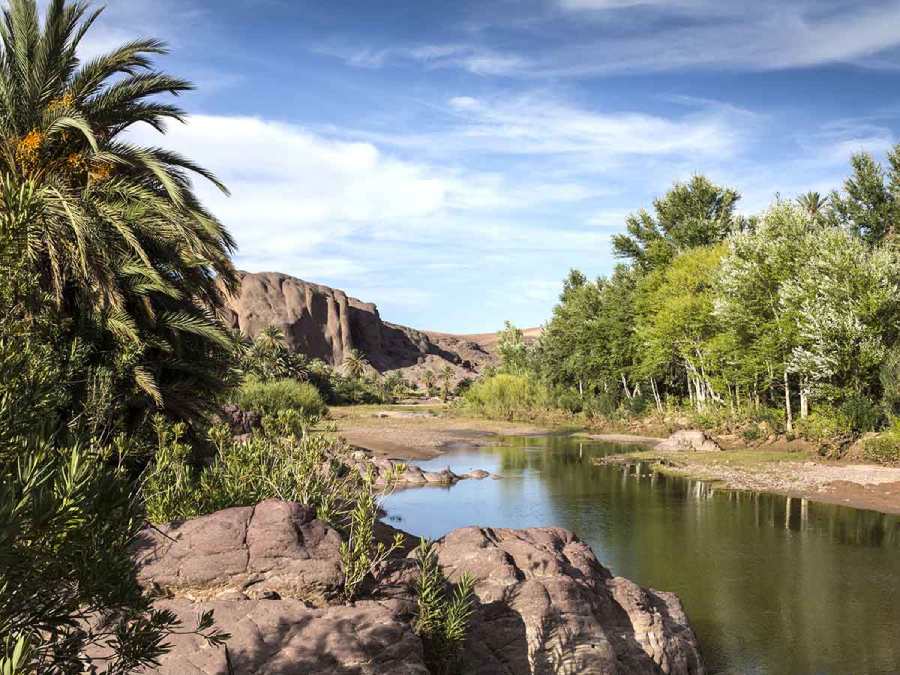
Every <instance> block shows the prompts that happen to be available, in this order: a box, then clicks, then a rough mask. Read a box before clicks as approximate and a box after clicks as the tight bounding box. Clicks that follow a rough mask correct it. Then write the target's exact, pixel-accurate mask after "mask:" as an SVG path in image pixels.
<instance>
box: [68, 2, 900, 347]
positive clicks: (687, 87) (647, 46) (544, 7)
mask: <svg viewBox="0 0 900 675" xmlns="http://www.w3.org/2000/svg"><path fill="white" fill-rule="evenodd" d="M106 5H107V9H106V11H105V13H104V15H103V17H102V18H101V20H100V22H99V24H98V25H97V27H96V28H95V29H94V31H92V34H91V35H90V37H89V38H88V39H87V41H86V42H85V44H84V48H83V56H85V57H90V56H92V55H95V54H97V53H100V52H102V51H104V50H107V49H110V48H112V47H114V46H115V45H117V44H119V43H121V42H123V41H126V40H130V39H132V38H135V37H143V36H152V37H157V38H161V39H163V40H165V41H166V42H167V43H168V44H169V46H170V48H171V53H170V54H169V55H167V56H165V57H162V58H161V59H160V60H159V62H158V65H159V67H160V68H161V69H163V70H165V71H167V72H169V73H172V74H175V75H178V76H182V77H187V78H188V79H191V80H192V81H193V82H194V83H195V84H196V85H197V91H195V92H192V93H190V94H188V95H186V96H183V97H182V98H181V99H180V100H179V101H178V102H179V104H180V105H181V106H182V107H183V108H184V109H185V110H187V111H188V112H189V114H190V116H189V119H188V121H187V123H186V124H184V125H179V124H173V125H170V126H169V128H168V129H167V133H166V135H165V136H163V137H160V136H159V135H158V134H157V133H156V132H155V131H153V130H152V129H150V128H149V127H146V128H141V129H137V130H135V131H134V132H133V136H134V137H135V139H136V140H138V141H140V142H143V143H146V144H152V145H159V146H163V147H167V148H172V149H176V150H178V151H180V152H182V153H185V154H187V155H188V156H189V157H191V158H193V159H194V160H196V161H197V162H199V163H201V164H203V165H205V166H206V167H208V168H210V169H212V170H213V171H214V172H215V173H216V174H217V175H218V176H219V177H220V178H221V179H222V180H224V182H225V183H226V184H227V185H228V186H229V188H230V190H231V196H230V197H226V196H224V195H221V194H219V193H217V192H216V191H215V190H214V189H213V188H211V187H210V186H208V185H204V184H202V183H198V191H199V192H200V194H201V196H202V198H203V199H204V201H205V202H206V203H207V204H208V206H209V207H210V208H211V209H212V211H213V212H214V213H215V214H216V215H217V216H218V217H219V218H220V219H221V220H222V221H223V222H224V223H225V224H226V225H227V226H228V228H229V229H230V230H231V232H232V233H233V234H234V235H235V237H236V239H237V242H238V245H239V251H238V253H237V256H236V262H237V265H238V267H239V268H241V269H245V270H249V271H279V272H285V273H287V274H291V275H294V276H297V277H300V278H302V279H305V280H307V281H313V282H316V283H322V284H326V285H329V286H333V287H337V288H341V289H344V290H346V291H347V292H348V293H349V294H351V295H353V296H355V297H358V298H360V299H363V300H366V301H370V302H375V303H376V304H377V305H378V307H379V310H380V312H381V315H382V317H383V318H385V319H387V320H389V321H392V322H395V323H402V324H406V325H410V326H414V327H417V328H423V329H432V330H441V331H448V332H460V333H464V332H483V331H491V330H496V329H498V328H500V327H501V326H502V324H503V321H504V320H511V321H513V322H514V323H515V324H517V325H519V326H523V327H524V326H536V325H539V324H542V323H543V322H544V321H546V320H547V319H548V318H549V316H550V313H551V311H552V307H553V305H554V304H555V302H556V300H557V298H558V294H559V291H560V287H561V281H562V279H563V278H564V277H565V276H566V274H567V272H568V271H569V269H571V268H578V269H580V270H582V271H583V272H584V273H585V274H587V275H589V276H591V277H593V276H600V275H605V274H608V273H609V272H610V271H611V270H612V268H613V266H614V265H615V264H616V262H617V261H616V259H615V258H614V257H613V255H612V252H611V247H610V237H611V236H612V235H613V234H615V233H616V232H620V231H623V230H624V219H625V217H626V216H627V214H628V213H630V212H633V211H636V210H638V209H639V208H641V207H649V206H651V205H652V201H653V199H654V198H655V197H657V196H659V195H661V194H662V193H664V192H665V191H666V190H667V189H668V188H669V187H670V186H671V185H672V183H673V182H675V181H680V180H687V179H689V178H690V177H691V176H692V175H694V174H696V173H702V174H705V175H707V176H708V177H709V178H710V179H712V180H713V181H715V182H717V183H719V184H723V185H727V186H729V187H734V188H736V189H737V190H738V191H739V192H740V193H741V194H742V200H741V203H740V210H741V211H742V212H744V213H748V214H750V213H756V212H759V211H761V210H763V209H764V208H765V207H766V206H767V205H768V204H769V203H771V202H772V201H773V200H774V199H775V198H776V195H781V196H782V197H793V196H795V195H797V194H800V193H802V192H805V191H807V190H818V191H820V192H827V191H830V190H831V189H832V188H834V187H837V186H839V185H840V184H841V182H842V181H843V179H844V178H845V177H846V175H847V173H848V161H849V158H850V155H851V154H852V153H854V152H858V151H861V150H866V151H869V152H871V153H873V154H875V155H876V156H877V157H879V158H882V159H883V158H884V156H885V154H886V152H887V151H888V150H889V149H890V148H891V147H892V146H893V144H894V143H895V141H896V140H897V135H898V133H900V1H873V2H859V1H853V0H792V1H791V2H784V1H783V0H748V1H746V2H743V1H741V2H738V1H729V0H474V1H469V0H453V2H447V1H446V0H439V1H438V0H404V1H399V0H380V1H379V2H373V1H372V0H361V1H357V0H317V1H308V0H107V2H106Z"/></svg>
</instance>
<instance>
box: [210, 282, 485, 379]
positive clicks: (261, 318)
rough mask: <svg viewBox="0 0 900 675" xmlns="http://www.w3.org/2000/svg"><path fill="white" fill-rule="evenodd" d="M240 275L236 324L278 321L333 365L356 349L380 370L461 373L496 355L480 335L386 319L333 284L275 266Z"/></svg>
mask: <svg viewBox="0 0 900 675" xmlns="http://www.w3.org/2000/svg"><path fill="white" fill-rule="evenodd" d="M240 277H241V287H240V290H239V291H238V292H237V293H236V294H235V295H234V296H233V297H231V298H229V299H228V300H227V302H226V305H227V309H226V314H227V316H226V318H227V320H228V321H229V323H230V324H231V326H232V327H234V328H239V329H240V330H241V331H242V332H243V333H245V334H246V335H249V336H251V337H255V336H256V335H257V334H258V333H259V332H260V331H262V330H263V329H264V328H266V327H267V326H277V327H279V328H281V329H282V330H283V331H284V334H285V337H286V338H287V341H288V345H289V346H290V347H291V348H292V349H295V350H297V351H300V352H303V353H304V354H307V355H308V356H310V357H312V358H319V359H322V360H324V361H326V362H327V363H330V364H332V365H340V364H341V363H342V362H343V360H344V356H345V355H346V354H347V353H348V352H349V351H350V350H351V349H358V350H359V351H360V352H362V353H363V354H364V355H365V356H366V358H367V360H368V361H369V363H370V364H372V366H373V367H374V368H376V369H377V370H379V371H381V372H386V371H390V370H408V371H409V372H408V373H407V374H408V375H410V376H412V379H418V378H417V375H418V374H419V372H420V371H422V370H424V369H425V368H430V369H432V370H439V369H441V368H443V367H444V366H446V365H449V366H451V368H452V369H453V370H454V372H455V373H456V376H457V379H461V378H462V377H465V376H467V375H469V374H477V372H478V371H479V370H480V369H481V368H482V367H484V366H485V365H487V364H488V363H491V362H493V360H494V356H493V355H492V353H491V352H490V351H489V350H488V349H487V348H485V347H484V346H482V344H480V343H479V342H478V341H476V340H473V339H468V338H467V337H466V336H461V335H448V334H444V333H428V332H424V331H418V330H415V329H413V328H407V327H405V326H398V325H395V324H392V323H388V322H386V321H383V320H382V319H381V316H380V315H379V313H378V308H377V307H376V306H375V305H374V304H372V303H369V302H362V301H360V300H357V299H356V298H352V297H350V296H348V295H347V294H346V293H344V291H341V290H338V289H335V288H329V287H328V286H321V285H319V284H313V283H309V282H307V281H303V280H301V279H297V278H295V277H291V276H288V275H286V274H279V273H275V272H261V273H257V274H254V273H249V272H242V273H240Z"/></svg>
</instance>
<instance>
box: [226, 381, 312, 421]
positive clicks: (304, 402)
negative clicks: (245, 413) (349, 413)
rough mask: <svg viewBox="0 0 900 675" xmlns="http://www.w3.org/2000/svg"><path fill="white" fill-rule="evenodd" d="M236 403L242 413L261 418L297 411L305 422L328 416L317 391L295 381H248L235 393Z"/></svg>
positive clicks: (310, 386)
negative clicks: (256, 415) (249, 413)
mask: <svg viewBox="0 0 900 675" xmlns="http://www.w3.org/2000/svg"><path fill="white" fill-rule="evenodd" d="M235 403H237V404H238V405H239V406H240V407H241V408H242V409H244V410H253V411H255V412H258V413H262V414H263V415H276V414H278V413H279V412H280V411H282V410H296V411H297V412H299V413H300V414H301V415H303V416H304V417H307V418H321V417H323V416H324V415H325V413H327V412H328V408H327V407H326V406H325V402H324V401H323V400H322V396H321V394H319V390H318V389H316V387H315V386H314V385H312V384H310V383H309V382H298V381H297V380H273V381H271V382H263V381H260V380H256V379H249V380H247V381H245V382H244V383H243V384H242V385H241V387H240V389H239V390H238V391H237V393H236V400H235Z"/></svg>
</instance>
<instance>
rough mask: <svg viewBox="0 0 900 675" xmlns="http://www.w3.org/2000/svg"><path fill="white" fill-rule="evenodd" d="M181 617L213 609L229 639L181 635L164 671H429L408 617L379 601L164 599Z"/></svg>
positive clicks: (189, 622)
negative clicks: (220, 642)
mask: <svg viewBox="0 0 900 675" xmlns="http://www.w3.org/2000/svg"><path fill="white" fill-rule="evenodd" d="M156 606H157V608H159V609H168V610H171V611H173V612H175V614H176V615H177V616H178V617H179V618H180V619H181V620H182V621H183V622H184V625H185V627H190V626H193V625H196V622H197V616H198V615H199V613H200V612H203V611H206V610H210V609H211V610H213V612H214V615H215V619H216V624H217V625H218V626H219V627H221V628H222V629H224V630H227V631H228V632H229V633H231V639H230V640H228V642H227V650H228V651H227V656H226V647H212V646H209V645H208V644H207V643H206V642H205V641H204V640H203V639H202V638H199V637H197V636H194V635H176V636H174V637H173V638H172V639H171V640H170V643H171V644H172V651H170V652H169V653H168V654H166V655H165V656H163V657H162V659H160V665H159V667H158V668H154V669H147V670H144V671H141V672H144V673H151V672H152V673H160V674H161V675H200V674H202V675H229V662H230V666H231V672H234V673H238V674H242V675H243V674H249V673H254V674H255V675H381V674H387V673H391V674H392V675H428V669H427V668H426V667H425V663H424V661H423V657H422V642H421V641H420V640H419V638H418V637H416V635H415V634H414V633H413V631H412V629H411V628H410V626H409V625H408V624H405V623H402V622H399V621H397V620H396V619H395V618H394V616H393V615H392V613H391V612H390V610H388V609H387V608H385V607H383V606H381V605H379V604H377V603H375V602H359V603H357V604H356V605H355V606H352V607H350V606H337V607H326V608H322V609H311V608H309V607H306V606H305V605H304V604H303V603H302V602H300V601H298V600H245V601H238V602H234V601H212V602H202V603H192V602H190V601H188V600H184V599H181V600H163V601H159V602H157V603H156Z"/></svg>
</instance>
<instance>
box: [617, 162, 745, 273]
mask: <svg viewBox="0 0 900 675" xmlns="http://www.w3.org/2000/svg"><path fill="white" fill-rule="evenodd" d="M739 199H740V195H739V194H738V193H737V192H736V191H734V190H732V189H730V188H724V187H720V186H718V185H715V184H714V183H712V182H711V181H709V180H708V179H707V178H705V177H704V176H694V177H693V178H692V179H691V180H690V181H689V182H687V183H676V184H675V185H674V186H673V187H672V189H671V190H669V192H668V193H666V195H665V196H663V197H661V198H659V199H657V200H655V201H654V202H653V209H654V213H653V214H650V213H649V212H648V211H646V210H643V209H642V210H641V211H638V212H637V213H636V214H632V215H630V216H629V217H628V218H627V219H626V221H625V225H626V229H627V230H628V234H616V235H614V236H613V240H612V242H613V252H614V253H615V255H616V256H618V257H620V258H626V259H628V260H630V261H631V263H632V264H633V265H634V266H635V267H636V268H637V269H638V270H640V271H649V270H652V269H655V268H658V267H661V266H664V265H666V264H668V263H669V262H670V261H671V260H672V259H673V258H674V257H675V256H676V255H677V254H678V253H679V252H681V251H685V250H687V249H690V248H694V247H696V246H708V245H710V244H715V243H718V242H720V241H722V240H723V239H725V237H727V236H728V235H729V234H731V233H732V232H734V231H736V230H739V229H741V227H742V221H741V220H740V219H739V218H738V217H736V216H735V214H734V209H735V206H736V205H737V202H738V200H739Z"/></svg>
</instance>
